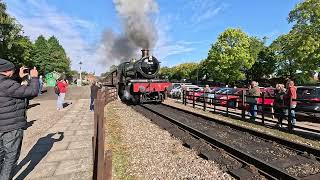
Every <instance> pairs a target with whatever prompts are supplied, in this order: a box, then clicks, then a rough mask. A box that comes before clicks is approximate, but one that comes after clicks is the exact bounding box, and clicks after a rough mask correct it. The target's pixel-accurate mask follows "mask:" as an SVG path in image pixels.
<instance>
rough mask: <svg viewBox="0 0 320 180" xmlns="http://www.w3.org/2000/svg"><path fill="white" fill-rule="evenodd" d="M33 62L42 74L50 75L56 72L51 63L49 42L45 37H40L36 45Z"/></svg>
mask: <svg viewBox="0 0 320 180" xmlns="http://www.w3.org/2000/svg"><path fill="white" fill-rule="evenodd" d="M33 53H34V55H33V62H34V64H35V65H36V67H37V68H38V70H39V72H40V73H44V74H46V73H49V72H52V71H53V70H54V68H53V64H52V63H51V62H50V53H49V47H48V43H47V40H46V39H45V37H44V36H42V35H41V36H39V37H38V38H37V39H36V41H35V43H34V51H33Z"/></svg>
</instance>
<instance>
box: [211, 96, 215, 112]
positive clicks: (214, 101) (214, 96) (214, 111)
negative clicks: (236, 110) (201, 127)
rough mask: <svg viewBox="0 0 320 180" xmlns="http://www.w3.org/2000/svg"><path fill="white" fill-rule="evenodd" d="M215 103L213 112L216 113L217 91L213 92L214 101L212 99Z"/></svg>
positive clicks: (212, 100)
mask: <svg viewBox="0 0 320 180" xmlns="http://www.w3.org/2000/svg"><path fill="white" fill-rule="evenodd" d="M211 102H212V103H213V112H216V91H214V92H213V99H211Z"/></svg>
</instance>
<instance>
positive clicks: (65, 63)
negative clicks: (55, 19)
mask: <svg viewBox="0 0 320 180" xmlns="http://www.w3.org/2000/svg"><path fill="white" fill-rule="evenodd" d="M48 47H49V55H50V62H49V64H51V65H52V69H50V71H53V70H55V71H57V72H60V73H66V72H68V71H70V59H69V58H68V57H67V54H66V52H65V50H64V49H63V47H62V46H61V45H60V43H59V40H58V39H57V38H56V37H55V36H51V37H50V38H49V39H48Z"/></svg>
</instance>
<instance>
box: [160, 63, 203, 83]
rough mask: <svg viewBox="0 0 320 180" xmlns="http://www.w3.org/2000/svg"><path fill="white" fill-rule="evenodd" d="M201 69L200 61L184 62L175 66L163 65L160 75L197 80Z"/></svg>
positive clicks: (176, 78) (172, 78)
mask: <svg viewBox="0 0 320 180" xmlns="http://www.w3.org/2000/svg"><path fill="white" fill-rule="evenodd" d="M198 70H199V64H198V63H183V64H179V65H177V66H174V67H171V68H169V67H166V66H165V67H162V68H161V69H160V71H159V75H160V76H163V77H165V78H167V79H169V80H178V81H180V80H181V79H189V80H196V79H197V75H198Z"/></svg>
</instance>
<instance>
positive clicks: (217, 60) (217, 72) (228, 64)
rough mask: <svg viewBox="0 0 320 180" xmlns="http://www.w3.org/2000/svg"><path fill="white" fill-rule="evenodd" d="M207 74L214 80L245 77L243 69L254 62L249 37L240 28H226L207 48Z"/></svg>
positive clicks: (229, 81) (228, 81) (224, 80)
mask: <svg viewBox="0 0 320 180" xmlns="http://www.w3.org/2000/svg"><path fill="white" fill-rule="evenodd" d="M205 61H206V62H204V63H205V64H206V65H207V71H208V75H209V76H210V77H211V78H212V79H213V80H215V81H223V82H226V83H233V82H235V81H237V80H242V79H244V78H245V74H244V71H246V70H247V69H250V68H251V66H252V65H253V64H254V62H255V61H254V57H253V56H252V54H251V52H250V38H249V36H248V35H246V34H245V33H244V32H242V31H241V30H240V29H232V28H230V29H227V30H225V31H224V32H223V33H221V34H220V35H219V37H218V40H217V42H216V43H215V44H214V45H212V47H211V49H210V50H209V54H208V58H207V59H206V60H205Z"/></svg>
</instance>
